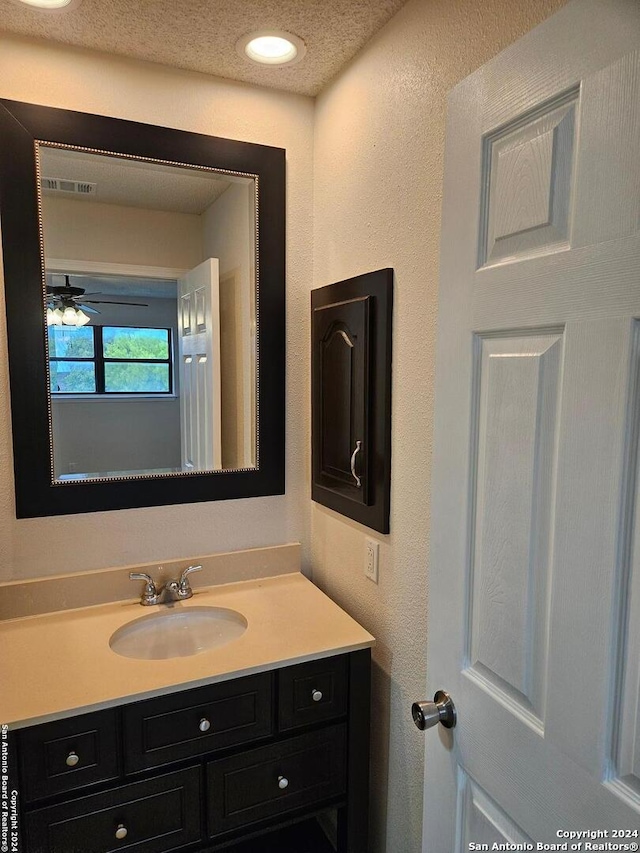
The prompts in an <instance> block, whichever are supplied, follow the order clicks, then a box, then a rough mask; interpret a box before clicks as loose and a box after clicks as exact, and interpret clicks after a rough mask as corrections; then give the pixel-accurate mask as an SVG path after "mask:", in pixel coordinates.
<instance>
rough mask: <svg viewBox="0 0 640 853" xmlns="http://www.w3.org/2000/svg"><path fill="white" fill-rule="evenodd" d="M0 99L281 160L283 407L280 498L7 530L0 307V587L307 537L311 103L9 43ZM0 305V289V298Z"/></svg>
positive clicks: (15, 524)
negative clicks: (233, 145) (232, 144)
mask: <svg viewBox="0 0 640 853" xmlns="http://www.w3.org/2000/svg"><path fill="white" fill-rule="evenodd" d="M0 97H3V98H12V99H14V100H22V101H31V102H33V103H40V104H46V105H48V106H54V107H63V108H66V109H74V110H80V111H84V112H93V113H98V114H101V115H107V116H115V117H118V118H125V119H131V120H134V121H141V122H147V123H150V124H159V125H165V126H169V127H176V128H180V129H183V130H190V131H196V132H199V133H207V134H214V135H218V136H223V137H229V138H233V139H241V140H246V141H249V142H259V143H263V144H266V145H274V146H278V147H283V148H286V149H287V218H288V227H287V235H288V242H287V311H288V320H287V334H288V350H287V356H288V364H287V371H288V385H287V393H288V401H289V404H290V405H289V407H288V412H289V414H288V422H287V494H286V496H278V497H270V498H254V499H252V500H239V501H223V502H219V503H203V504H191V505H185V506H175V507H158V508H149V509H137V510H125V511H120V512H107V513H92V514H85V515H75V516H65V517H62V518H48V519H22V520H16V518H15V509H14V500H13V467H12V466H13V461H12V453H11V427H10V411H9V391H8V371H7V355H6V346H7V343H6V326H5V320H4V304H0V484H1V486H0V579H1V580H8V579H11V578H23V577H34V576H37V575H46V574H55V573H58V572H73V571H77V570H81V569H96V568H100V567H105V566H115V565H124V564H129V563H136V562H145V561H153V560H157V561H159V562H160V561H162V560H164V559H169V558H172V557H186V556H189V555H198V554H209V553H211V552H212V551H219V550H221V551H224V550H227V549H236V548H244V547H251V546H254V545H269V544H274V543H280V542H287V541H291V540H297V539H305V538H307V537H306V535H305V518H306V517H307V516H308V511H307V508H306V503H305V499H304V498H305V497H306V492H305V491H304V474H303V472H304V470H305V468H306V459H307V457H306V424H305V423H303V422H302V419H301V418H300V415H299V413H300V412H301V411H304V409H305V406H306V399H307V387H308V382H307V373H308V340H307V330H306V324H305V321H306V317H307V312H308V305H307V301H308V284H307V282H308V280H309V271H310V269H311V248H312V246H311V232H312V207H311V201H312V133H313V101H312V100H311V99H309V98H305V97H301V96H296V95H289V94H283V93H278V92H276V91H273V90H268V89H264V90H263V89H258V88H255V87H251V86H247V85H244V84H237V83H232V82H229V81H224V80H217V79H213V78H209V77H206V76H204V75H199V74H194V73H191V72H185V71H177V70H172V69H169V68H165V67H163V66H159V65H153V64H151V63H142V62H134V61H128V60H124V59H119V58H115V57H109V56H106V55H101V54H96V53H91V52H88V51H82V50H77V49H72V48H66V47H61V46H53V45H50V44H46V43H39V42H35V41H28V40H22V39H18V38H11V37H3V38H2V39H0ZM3 294H4V289H3V288H2V287H0V299H3ZM264 405H267V402H266V401H264ZM70 541H72V542H73V543H74V547H73V548H70V547H69V546H68V543H69V542H70Z"/></svg>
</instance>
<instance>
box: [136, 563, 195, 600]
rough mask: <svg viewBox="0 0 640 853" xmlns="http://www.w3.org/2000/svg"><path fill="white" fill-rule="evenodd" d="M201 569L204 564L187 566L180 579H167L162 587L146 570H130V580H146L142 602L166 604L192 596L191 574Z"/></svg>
mask: <svg viewBox="0 0 640 853" xmlns="http://www.w3.org/2000/svg"><path fill="white" fill-rule="evenodd" d="M199 571H202V566H199V565H198V566H187V568H186V569H185V570H184V571H183V572H182V574H181V575H180V580H177V581H175V580H173V581H167V582H166V584H165V585H164V586H163V587H161V588H160V589H158V587H157V586H156V582H155V581H154V579H153V578H152V577H151V575H148V574H147V573H146V572H129V580H132V581H145V586H144V590H143V591H142V597H141V598H140V604H143V605H144V606H145V607H149V606H151V605H153V604H166V603H167V602H169V601H185V600H186V599H187V598H191V596H192V595H193V590H192V589H191V584H190V583H189V575H190V574H191V573H192V572H199Z"/></svg>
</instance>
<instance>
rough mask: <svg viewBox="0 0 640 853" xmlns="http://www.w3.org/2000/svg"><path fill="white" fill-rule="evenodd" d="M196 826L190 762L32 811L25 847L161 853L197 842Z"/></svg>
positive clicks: (60, 852)
mask: <svg viewBox="0 0 640 853" xmlns="http://www.w3.org/2000/svg"><path fill="white" fill-rule="evenodd" d="M200 827H201V821H200V771H199V768H198V767H190V768H188V769H187V770H181V771H179V772H177V773H169V774H166V775H164V776H159V777H158V778H156V779H150V780H148V781H145V782H134V783H133V784H131V785H124V786H123V787H121V788H118V789H117V790H114V791H105V792H103V793H100V794H93V795H92V796H90V797H82V798H81V799H79V800H75V801H73V802H70V803H63V804H62V805H59V806H50V807H49V808H45V809H39V810H38V811H35V812H32V813H31V814H29V815H27V819H26V828H27V842H28V847H27V849H28V850H29V853H112V852H113V851H117V850H122V849H125V850H126V851H127V853H162V851H164V850H173V849H175V848H176V847H180V846H182V845H184V844H190V843H192V842H195V841H199V840H200V837H201V834H202V833H201V829H200ZM116 833H117V834H116Z"/></svg>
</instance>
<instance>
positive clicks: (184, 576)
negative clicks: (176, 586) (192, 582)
mask: <svg viewBox="0 0 640 853" xmlns="http://www.w3.org/2000/svg"><path fill="white" fill-rule="evenodd" d="M201 571H202V566H200V565H197V566H187V568H186V569H185V570H184V571H183V573H182V574H181V575H180V589H181V590H185V589H189V581H188V580H187V578H188V577H189V575H190V574H191V572H201Z"/></svg>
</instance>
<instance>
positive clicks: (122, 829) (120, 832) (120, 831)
mask: <svg viewBox="0 0 640 853" xmlns="http://www.w3.org/2000/svg"><path fill="white" fill-rule="evenodd" d="M127 835H128V833H127V827H126V826H125V825H124V824H123V823H121V824H120V825H119V826H118V828H117V829H116V838H117V839H118V841H122V839H123V838H126V837H127Z"/></svg>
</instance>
